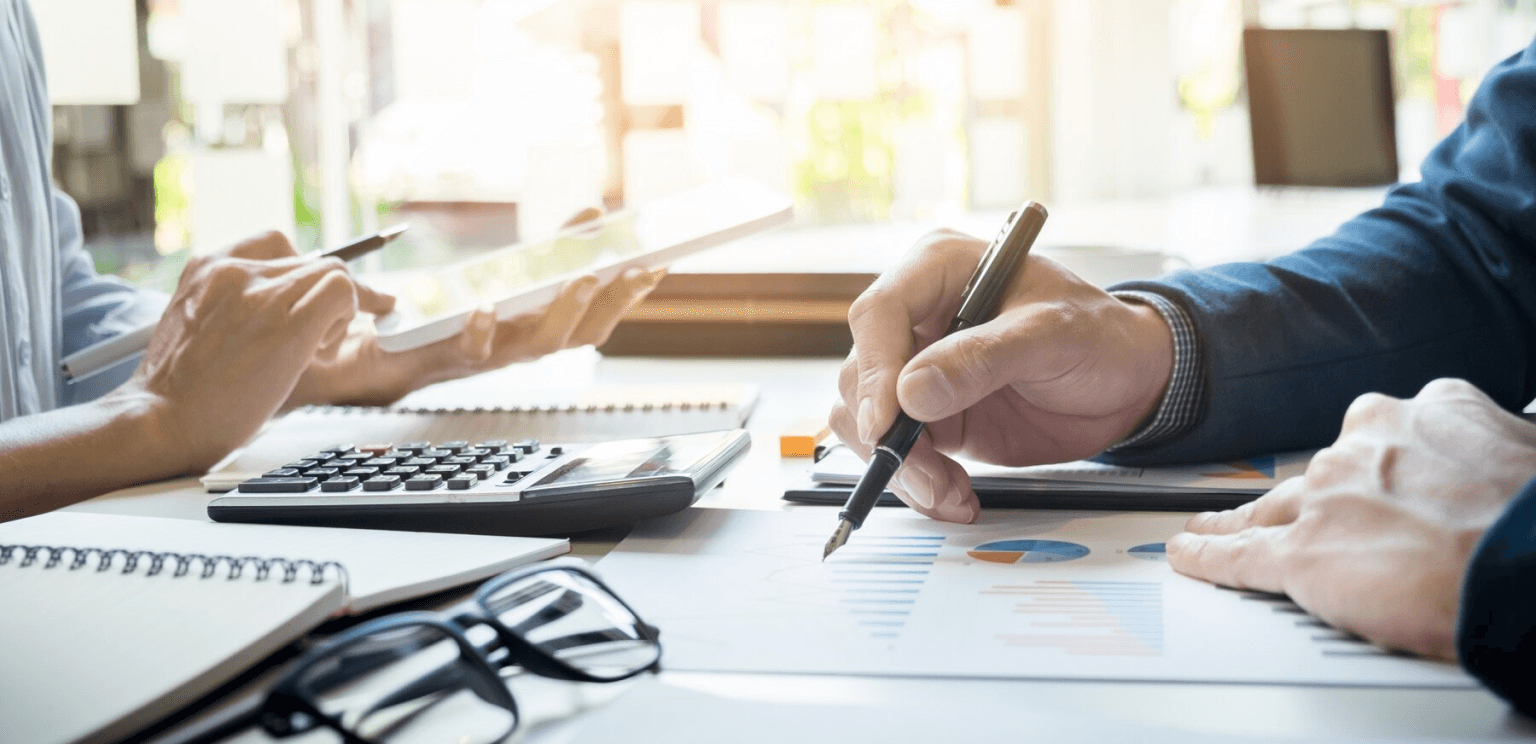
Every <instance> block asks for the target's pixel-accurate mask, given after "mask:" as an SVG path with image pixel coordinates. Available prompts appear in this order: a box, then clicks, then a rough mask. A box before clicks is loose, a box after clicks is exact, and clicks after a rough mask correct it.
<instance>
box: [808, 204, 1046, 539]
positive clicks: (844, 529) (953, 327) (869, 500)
mask: <svg viewBox="0 0 1536 744" xmlns="http://www.w3.org/2000/svg"><path fill="white" fill-rule="evenodd" d="M1047 216H1049V215H1048V213H1047V212H1046V211H1045V207H1043V206H1041V205H1040V204H1039V203H1038V202H1034V201H1031V202H1026V203H1025V204H1024V206H1022V207H1020V208H1019V209H1018V210H1017V211H1014V212H1012V213H1010V214H1009V215H1008V220H1007V222H1005V223H1003V227H1002V229H1001V230H999V231H998V233H997V236H996V237H994V238H993V239H992V242H991V243H990V244H989V245H988V246H987V250H986V252H985V253H983V254H982V255H981V263H979V264H977V265H976V271H975V272H974V273H972V274H971V280H970V281H969V282H967V283H966V285H965V291H964V292H962V293H961V295H960V309H959V310H958V311H956V312H955V319H954V320H952V321H950V323H949V328H948V329H947V330H945V331H944V335H946V336H948V335H949V334H951V333H957V332H959V331H963V330H965V329H967V328H970V327H972V326H977V325H981V324H982V323H985V322H987V321H988V320H991V319H992V317H993V316H994V315H996V314H997V309H998V304H999V303H1000V302H1002V299H1003V294H1004V293H1005V292H1006V291H1007V290H1008V284H1009V282H1011V281H1012V280H1013V275H1014V273H1015V272H1017V271H1019V270H1020V269H1021V267H1023V265H1024V258H1025V257H1026V256H1028V255H1029V249H1030V248H1031V247H1033V246H1034V244H1035V238H1036V237H1039V235H1040V228H1042V227H1044V226H1045V218H1046V217H1047ZM922 433H923V422H921V421H918V420H917V419H914V418H912V417H911V416H908V415H907V414H906V412H904V411H897V412H896V421H895V422H894V423H892V424H891V428H890V429H888V430H886V432H885V434H884V435H883V436H881V437H880V441H879V442H877V443H876V444H875V451H874V453H873V454H872V455H871V456H870V458H869V469H868V470H866V471H864V476H863V477H862V478H860V479H859V484H858V485H857V486H854V488H853V493H851V494H849V495H848V503H847V504H845V505H844V506H843V510H842V511H841V512H839V513H838V515H837V516H838V520H839V521H838V524H837V529H836V530H835V531H834V532H833V533H832V538H831V539H829V540H827V547H826V549H825V550H823V551H822V554H821V559H822V560H826V559H827V556H830V555H832V552H833V551H835V550H837V549H838V548H841V547H843V545H844V544H845V543H847V542H848V537H849V536H850V535H852V534H853V531H854V530H856V529H858V528H860V527H862V526H864V518H865V517H868V516H869V510H870V509H872V508H874V506H875V502H876V501H878V500H879V499H880V495H881V494H882V493H885V486H886V484H888V483H890V482H891V476H893V475H895V474H896V470H897V469H898V468H900V467H901V463H902V461H903V460H905V459H906V457H907V453H908V452H911V451H912V445H913V444H915V443H916V442H917V438H918V437H919V436H920V435H922Z"/></svg>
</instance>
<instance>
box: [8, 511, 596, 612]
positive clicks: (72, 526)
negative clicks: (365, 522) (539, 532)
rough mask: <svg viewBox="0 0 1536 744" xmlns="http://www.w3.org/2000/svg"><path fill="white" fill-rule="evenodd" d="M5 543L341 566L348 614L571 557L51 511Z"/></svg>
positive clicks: (440, 538)
mask: <svg viewBox="0 0 1536 744" xmlns="http://www.w3.org/2000/svg"><path fill="white" fill-rule="evenodd" d="M7 544H24V545H78V546H84V547H98V548H127V549H132V550H155V551H171V552H177V553H203V554H206V555H229V556H247V555H250V556H261V557H270V558H286V559H289V560H300V559H307V560H311V561H316V562H321V561H335V562H336V563H340V564H341V565H342V566H344V567H346V570H347V579H348V584H347V591H348V594H349V595H350V597H348V598H347V599H346V601H345V603H344V604H341V605H339V607H340V609H344V610H346V611H347V612H350V613H352V614H360V613H363V612H367V611H369V610H372V609H374V608H377V607H382V606H384V605H388V604H392V603H394V602H399V601H401V600H404V599H410V598H412V597H419V596H423V595H426V594H431V593H433V592H437V591H442V590H444V589H448V588H451V587H455V586H459V585H462V584H466V583H469V582H472V581H477V580H480V579H486V578H490V577H492V576H495V575H496V574H498V573H501V572H502V571H505V570H507V569H509V568H512V567H514V566H520V565H523V564H525V563H531V562H533V561H537V560H543V559H545V558H551V557H554V556H557V555H561V554H564V553H566V552H567V551H569V550H570V543H569V542H568V541H566V540H563V539H549V538H534V537H499V536H495V535H449V534H441V533H429V532H395V531H383V530H352V529H343V528H338V527H291V526H287V525H268V524H228V523H222V522H198V521H193V520H190V519H164V518H160V517H129V516H123V515H117V514H90V513H84V512H54V513H51V514H42V515H39V516H36V517H29V518H27V519H22V520H17V521H15V522H6V523H4V524H0V545H7ZM0 637H3V636H0Z"/></svg>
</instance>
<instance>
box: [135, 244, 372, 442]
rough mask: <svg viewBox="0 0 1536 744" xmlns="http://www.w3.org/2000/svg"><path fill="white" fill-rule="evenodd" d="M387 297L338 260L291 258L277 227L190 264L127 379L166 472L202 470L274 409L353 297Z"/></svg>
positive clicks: (368, 300) (347, 314)
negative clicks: (353, 276)
mask: <svg viewBox="0 0 1536 744" xmlns="http://www.w3.org/2000/svg"><path fill="white" fill-rule="evenodd" d="M387 301H388V298H387V297H382V296H380V295H378V294H377V293H375V292H373V291H371V290H369V289H368V288H366V287H363V286H361V285H357V284H355V283H353V281H352V280H351V278H350V277H349V276H348V274H347V271H346V267H345V266H343V265H342V263H341V262H340V261H337V260H335V259H322V260H311V259H305V258H298V257H296V256H295V255H294V251H293V246H292V245H290V244H289V242H288V239H287V238H286V237H284V236H283V235H282V234H281V233H276V232H271V233H266V234H263V235H259V236H256V237H254V238H251V239H249V240H245V241H242V242H240V243H238V244H236V245H235V246H234V247H232V248H230V249H228V250H227V251H224V252H222V253H219V254H216V255H213V256H207V257H197V258H193V259H191V260H189V261H188V262H187V267H186V269H185V270H184V271H183V272H182V275H181V279H180V281H179V283H178V285H177V288H176V292H175V294H174V295H173V296H172V297H171V300H170V303H169V306H168V307H167V308H166V311H165V314H164V316H163V317H162V318H161V320H160V323H159V326H158V327H157V328H156V329H155V334H154V337H153V338H152V339H151V340H150V344H149V348H148V350H147V351H146V352H145V354H144V360H143V362H141V363H140V364H139V367H138V369H137V371H136V372H135V373H134V376H133V377H132V378H131V379H130V380H129V382H128V383H126V384H125V385H124V386H123V387H122V388H119V390H118V391H117V392H116V393H115V394H116V395H119V396H124V397H133V398H140V399H143V400H145V401H147V403H148V405H147V406H146V407H147V408H148V409H149V410H150V411H151V415H150V419H151V420H152V421H153V422H154V423H153V426H154V431H155V433H154V435H153V436H155V437H156V438H158V439H159V440H160V441H161V442H163V447H164V452H166V453H167V454H166V456H167V458H168V459H172V460H175V459H177V458H179V460H177V461H176V462H174V463H171V464H173V465H174V466H175V467H174V468H172V469H171V470H170V472H188V471H192V470H201V469H206V468H207V467H208V466H210V465H212V464H213V463H214V462H216V461H217V460H218V459H219V458H221V457H223V456H224V455H225V454H226V453H228V452H229V451H230V450H232V449H234V448H235V447H237V446H239V445H240V444H241V443H243V442H244V441H245V440H247V439H249V438H250V436H251V435H252V434H254V433H255V432H256V430H257V429H258V428H260V426H261V425H262V423H263V422H265V421H266V420H267V419H268V418H270V417H271V416H272V414H273V413H275V412H276V411H277V410H278V408H279V406H281V405H282V403H283V401H284V400H285V399H286V398H287V397H288V395H289V393H290V392H291V391H292V390H293V387H294V384H295V383H296V381H297V380H298V378H299V375H300V374H301V373H302V372H303V371H304V369H305V367H306V365H308V363H309V360H310V359H311V358H312V357H313V356H314V354H315V351H316V350H317V349H318V348H320V347H322V346H324V345H326V344H328V343H335V342H336V341H337V340H339V339H340V338H342V337H343V336H344V335H345V332H346V329H347V326H348V323H349V322H350V321H351V320H352V317H353V315H354V314H356V312H357V308H358V305H359V303H361V304H364V305H368V306H380V305H381V304H384V303H385V302H387Z"/></svg>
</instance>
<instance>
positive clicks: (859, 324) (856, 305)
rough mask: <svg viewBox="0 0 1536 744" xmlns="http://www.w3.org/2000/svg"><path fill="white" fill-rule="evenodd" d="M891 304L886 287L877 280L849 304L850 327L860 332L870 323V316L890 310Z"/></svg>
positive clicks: (855, 331)
mask: <svg viewBox="0 0 1536 744" xmlns="http://www.w3.org/2000/svg"><path fill="white" fill-rule="evenodd" d="M889 304H890V303H889V302H888V301H887V298H886V289H885V287H883V286H881V283H880V282H879V281H876V282H875V283H874V284H871V285H870V286H869V288H868V289H866V290H864V292H863V294H860V295H859V296H858V297H857V298H855V299H854V301H853V304H851V305H849V306H848V327H849V328H851V329H853V332H854V333H858V332H859V329H860V328H863V327H864V326H865V325H867V324H868V323H869V319H870V318H873V317H875V316H877V315H879V314H882V313H886V312H889V310H888V309H887V306H888V305H889Z"/></svg>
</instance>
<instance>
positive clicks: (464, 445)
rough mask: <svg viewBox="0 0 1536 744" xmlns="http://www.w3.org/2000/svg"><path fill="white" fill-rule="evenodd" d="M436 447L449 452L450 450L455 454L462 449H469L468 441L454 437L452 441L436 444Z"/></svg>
mask: <svg viewBox="0 0 1536 744" xmlns="http://www.w3.org/2000/svg"><path fill="white" fill-rule="evenodd" d="M437 448H438V449H442V450H448V451H449V452H452V453H453V454H455V455H457V454H459V453H460V452H463V451H464V450H466V449H469V442H466V441H463V440H461V439H456V440H454V441H452V442H442V443H440V444H438V445H437Z"/></svg>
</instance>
